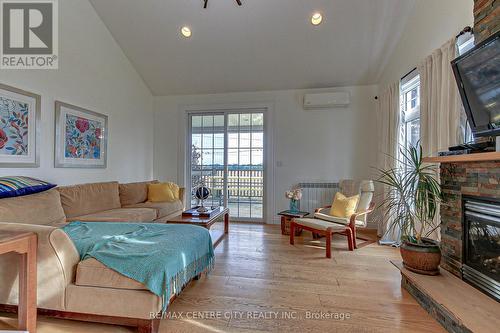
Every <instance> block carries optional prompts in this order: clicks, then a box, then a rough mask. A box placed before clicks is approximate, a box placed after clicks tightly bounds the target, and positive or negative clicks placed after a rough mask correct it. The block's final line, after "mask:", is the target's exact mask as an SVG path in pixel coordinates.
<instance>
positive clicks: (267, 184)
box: [178, 102, 275, 224]
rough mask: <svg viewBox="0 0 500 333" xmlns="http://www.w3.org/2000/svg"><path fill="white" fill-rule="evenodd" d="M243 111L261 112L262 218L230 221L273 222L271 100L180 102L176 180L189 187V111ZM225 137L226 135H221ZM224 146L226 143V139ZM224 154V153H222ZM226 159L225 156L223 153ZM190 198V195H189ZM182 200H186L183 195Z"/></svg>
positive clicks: (272, 107)
mask: <svg viewBox="0 0 500 333" xmlns="http://www.w3.org/2000/svg"><path fill="white" fill-rule="evenodd" d="M245 110H247V111H249V112H250V111H257V110H258V111H262V113H263V114H264V156H263V160H264V197H263V207H262V209H263V211H262V213H263V214H262V215H263V216H262V219H250V218H243V219H239V218H232V219H233V220H234V221H242V222H243V221H244V222H253V223H270V224H272V223H273V219H274V213H273V212H274V211H275V200H274V187H275V184H274V133H273V120H274V119H273V118H274V117H273V115H274V103H273V102H252V103H229V104H197V105H181V106H180V107H179V112H180V114H181V117H180V119H179V120H180V123H179V127H180V131H179V132H180V135H182V136H183V137H184V140H180V143H181V144H180V147H179V155H178V156H181V157H182V158H180V159H179V168H178V172H179V174H178V179H180V180H181V181H182V183H183V184H184V187H185V188H186V195H187V196H189V195H190V194H189V193H187V192H188V191H187V189H188V188H190V186H191V184H190V181H191V179H190V172H191V171H190V153H191V150H190V148H189V147H190V142H191V137H190V128H189V126H190V115H192V114H206V113H219V114H220V113H228V112H231V111H233V112H237V113H238V112H239V113H244V112H245ZM225 137H226V138H225V140H227V135H226V136H225ZM226 146H227V142H226ZM225 154H227V152H225ZM225 160H226V161H227V157H226V156H225ZM189 199H190V198H189ZM186 202H190V200H188V198H186Z"/></svg>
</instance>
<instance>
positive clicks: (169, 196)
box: [148, 183, 179, 202]
mask: <svg viewBox="0 0 500 333" xmlns="http://www.w3.org/2000/svg"><path fill="white" fill-rule="evenodd" d="M174 185H175V184H174ZM175 186H177V185H175ZM172 188H173V186H172V185H171V183H158V184H148V201H150V202H172V201H175V200H177V199H178V198H179V187H178V186H177V192H175V189H174V190H173V189H172ZM176 195H177V198H176Z"/></svg>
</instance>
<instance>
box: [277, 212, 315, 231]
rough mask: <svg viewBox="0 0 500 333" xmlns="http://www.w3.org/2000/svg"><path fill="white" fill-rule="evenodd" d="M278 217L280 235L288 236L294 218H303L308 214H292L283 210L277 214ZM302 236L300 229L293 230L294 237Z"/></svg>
mask: <svg viewBox="0 0 500 333" xmlns="http://www.w3.org/2000/svg"><path fill="white" fill-rule="evenodd" d="M278 215H281V234H282V235H290V222H292V220H293V219H294V218H303V217H304V216H307V215H309V213H308V212H292V211H290V210H284V211H282V212H279V213H278ZM301 234H302V229H300V228H296V229H295V236H300V235H301Z"/></svg>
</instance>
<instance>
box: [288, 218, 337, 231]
mask: <svg viewBox="0 0 500 333" xmlns="http://www.w3.org/2000/svg"><path fill="white" fill-rule="evenodd" d="M293 221H294V222H295V223H297V224H298V225H302V226H304V227H309V228H313V229H317V230H326V229H328V228H331V229H332V230H345V229H346V226H345V225H342V224H337V223H332V222H328V221H324V220H319V219H310V218H302V219H293Z"/></svg>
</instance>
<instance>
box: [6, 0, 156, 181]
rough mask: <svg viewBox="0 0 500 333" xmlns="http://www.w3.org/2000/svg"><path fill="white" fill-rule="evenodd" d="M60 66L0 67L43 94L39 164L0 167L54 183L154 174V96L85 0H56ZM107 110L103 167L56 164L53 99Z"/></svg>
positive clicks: (11, 79) (14, 81) (10, 78)
mask: <svg viewBox="0 0 500 333" xmlns="http://www.w3.org/2000/svg"><path fill="white" fill-rule="evenodd" d="M59 18H60V19H59V22H60V28H59V38H60V39H59V70H0V82H1V83H4V84H7V85H11V86H15V87H17V88H21V89H24V90H27V91H31V92H34V93H37V94H39V95H41V96H42V121H41V130H42V135H41V142H39V144H40V145H41V156H40V160H41V161H40V162H41V163H40V168H33V169H19V168H16V169H0V175H27V176H33V177H38V178H41V179H44V180H48V181H52V182H55V183H57V184H74V183H83V182H94V181H107V180H119V181H134V180H145V179H150V178H151V177H152V175H153V109H152V104H153V98H152V95H151V93H150V91H149V89H148V88H147V87H146V86H145V84H144V83H143V81H142V79H141V78H140V76H139V75H138V74H137V72H136V71H135V70H134V68H133V67H132V66H131V64H130V63H129V61H128V59H127V58H126V57H125V55H124V54H123V52H122V50H121V49H120V47H119V46H118V44H117V43H116V42H115V41H114V39H113V38H112V36H111V34H110V33H109V31H108V30H107V29H106V27H105V26H104V24H103V23H102V21H101V20H100V19H99V17H98V16H97V14H96V12H95V11H94V9H93V7H92V6H91V5H90V4H89V2H88V1H87V0H64V1H59ZM55 100H61V101H64V102H67V103H70V104H74V105H78V106H81V107H84V108H87V109H90V110H93V111H96V112H100V113H103V114H106V115H108V116H109V141H108V167H107V168H106V169H55V168H54V113H55V111H54V101H55Z"/></svg>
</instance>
